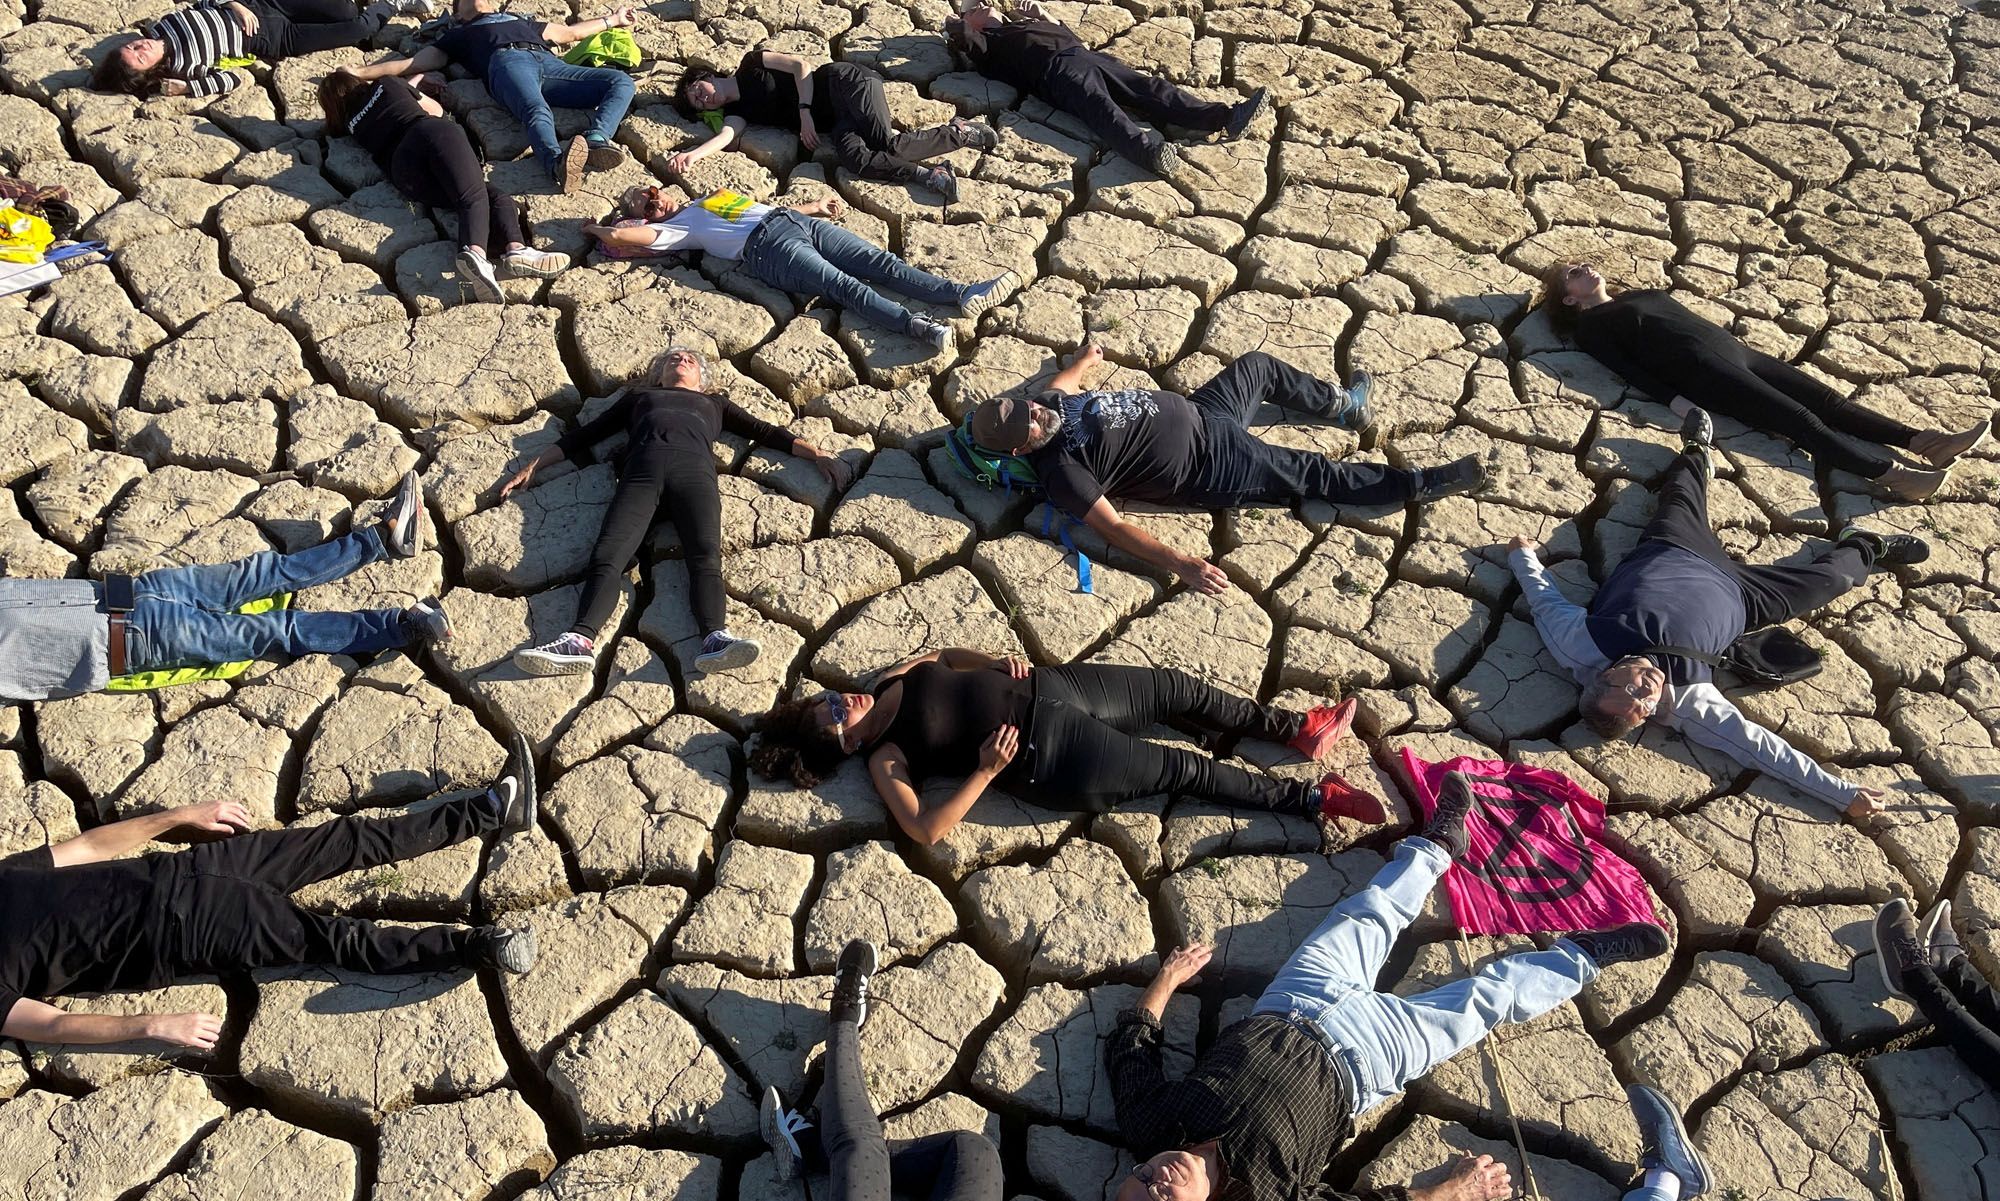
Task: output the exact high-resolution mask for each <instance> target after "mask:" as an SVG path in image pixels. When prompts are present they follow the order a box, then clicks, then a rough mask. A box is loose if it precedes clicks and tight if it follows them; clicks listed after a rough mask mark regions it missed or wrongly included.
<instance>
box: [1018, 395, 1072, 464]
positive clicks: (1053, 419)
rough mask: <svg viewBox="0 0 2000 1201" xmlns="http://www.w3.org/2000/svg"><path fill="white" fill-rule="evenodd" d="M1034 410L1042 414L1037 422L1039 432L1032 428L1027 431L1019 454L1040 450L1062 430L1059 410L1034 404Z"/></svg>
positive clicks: (1061, 418)
mask: <svg viewBox="0 0 2000 1201" xmlns="http://www.w3.org/2000/svg"><path fill="white" fill-rule="evenodd" d="M1035 411H1036V412H1037V413H1038V414H1041V415H1042V416H1041V418H1040V420H1039V421H1038V422H1037V426H1038V427H1039V432H1038V431H1037V430H1034V429H1031V430H1030V431H1029V432H1028V440H1027V442H1026V443H1024V444H1023V445H1022V447H1021V449H1020V451H1019V453H1021V454H1030V453H1032V452H1034V451H1038V450H1040V449H1041V448H1042V447H1044V446H1047V445H1048V444H1049V443H1051V442H1053V441H1055V439H1056V435H1057V434H1059V433H1061V432H1062V425H1063V416H1062V411H1061V410H1059V409H1048V408H1043V407H1042V406H1040V405H1037V406H1035Z"/></svg>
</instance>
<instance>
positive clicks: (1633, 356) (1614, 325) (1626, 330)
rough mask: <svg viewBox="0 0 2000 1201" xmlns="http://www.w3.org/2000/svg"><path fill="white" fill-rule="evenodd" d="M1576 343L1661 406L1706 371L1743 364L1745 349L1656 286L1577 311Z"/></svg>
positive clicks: (1724, 331) (1719, 328)
mask: <svg viewBox="0 0 2000 1201" xmlns="http://www.w3.org/2000/svg"><path fill="white" fill-rule="evenodd" d="M1576 344H1577V346H1578V347H1580V348H1581V349H1582V350H1583V351H1584V352H1585V353H1586V354H1588V355H1590V357H1591V358H1594V359H1596V360H1597V361H1598V362H1600V363H1602V364H1604V365H1605V366H1606V367H1609V368H1611V369H1612V370H1613V371H1616V372H1617V373H1618V374H1619V375H1622V376H1624V377H1625V382H1626V383H1628V384H1631V385H1632V386H1633V387H1635V388H1637V389H1639V390H1640V391H1641V392H1644V393H1645V394H1646V395H1648V396H1651V397H1652V398H1653V399H1655V400H1657V401H1659V402H1660V403H1661V404H1665V403H1666V402H1667V401H1669V400H1672V399H1673V398H1674V397H1675V396H1676V395H1679V394H1682V393H1685V392H1686V391H1688V386H1687V381H1691V380H1693V379H1696V378H1698V377H1699V374H1700V373H1701V372H1702V371H1703V370H1704V369H1707V368H1710V367H1715V366H1732V365H1737V364H1741V363H1742V362H1743V359H1744V354H1745V352H1746V350H1747V348H1746V347H1745V346H1744V345H1743V343H1742V342H1740V341H1738V340H1737V339H1736V336H1735V335H1734V334H1732V333H1730V332H1729V331H1728V330H1726V329H1723V328H1722V327H1721V326H1719V325H1717V324H1715V323H1714V322H1712V321H1705V320H1703V319H1702V318H1700V317H1698V316H1696V315H1695V314H1694V313H1692V312H1690V311H1689V310H1688V308H1687V306H1686V305H1683V304H1682V303H1681V302H1680V301H1678V300H1675V299H1674V298H1673V297H1672V296H1669V295H1668V294H1667V293H1666V292H1664V291H1662V290H1660V289H1658V288H1648V289H1646V290H1644V291H1639V292H1621V293H1619V294H1618V295H1617V296H1614V297H1613V298H1612V299H1611V300H1609V301H1607V302H1606V303H1604V304H1600V305H1598V306H1596V307H1595V308H1588V309H1585V310H1584V311H1583V312H1581V313H1579V314H1577V318H1576ZM1690 399H1693V398H1692V397H1691V398H1690Z"/></svg>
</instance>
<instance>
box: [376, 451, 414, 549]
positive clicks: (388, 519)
mask: <svg viewBox="0 0 2000 1201" xmlns="http://www.w3.org/2000/svg"><path fill="white" fill-rule="evenodd" d="M382 530H383V533H382V544H383V545H384V546H386V547H388V548H389V553H390V554H392V555H394V556H396V557H397V558H398V559H409V558H413V557H415V555H416V553H417V552H418V551H420V550H422V549H424V494H423V489H421V488H419V487H418V486H417V473H416V472H414V471H406V472H404V473H403V480H402V482H401V483H400V484H398V485H396V495H395V498H394V499H392V500H391V501H390V502H389V511H388V512H386V513H384V514H383V515H382Z"/></svg>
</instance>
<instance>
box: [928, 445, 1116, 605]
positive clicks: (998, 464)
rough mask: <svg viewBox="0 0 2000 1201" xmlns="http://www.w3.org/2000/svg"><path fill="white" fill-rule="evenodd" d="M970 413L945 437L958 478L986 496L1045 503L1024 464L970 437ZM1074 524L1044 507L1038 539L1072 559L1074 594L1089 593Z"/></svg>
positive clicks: (1087, 565) (1029, 468) (1034, 477)
mask: <svg viewBox="0 0 2000 1201" xmlns="http://www.w3.org/2000/svg"><path fill="white" fill-rule="evenodd" d="M974 411H975V410H974V409H967V410H966V413H965V419H964V420H963V421H960V422H959V423H958V428H957V429H954V430H952V431H951V433H949V434H947V435H946V436H945V440H944V450H945V454H946V455H948V456H949V457H950V458H951V464H952V466H954V467H956V468H958V473H959V474H960V475H962V476H964V477H965V478H966V479H969V480H971V481H972V482H973V483H975V484H978V485H979V486H981V487H983V488H985V489H986V490H988V491H989V492H990V491H993V490H994V489H998V490H1000V491H1001V492H1004V493H1007V494H1010V495H1011V494H1012V493H1013V492H1015V491H1016V490H1019V491H1020V492H1023V493H1025V494H1027V495H1029V496H1036V497H1043V498H1044V499H1046V493H1045V492H1044V491H1043V488H1042V481H1041V479H1040V477H1038V476H1037V475H1036V474H1035V469H1034V468H1033V467H1032V466H1030V465H1029V463H1028V460H1026V459H1024V458H1022V457H1021V456H1020V455H1017V454H1009V453H1008V452H1006V451H999V450H988V449H987V448H986V447H984V446H981V445H980V444H979V439H977V438H975V437H973V435H972V414H973V412H974ZM1078 524H1080V523H1079V522H1078V521H1077V519H1076V518H1074V517H1071V516H1070V515H1069V514H1067V513H1063V514H1060V515H1058V514H1057V511H1056V507H1055V506H1054V505H1053V504H1050V505H1046V506H1044V508H1043V510H1042V537H1044V538H1054V539H1056V540H1057V541H1059V542H1061V543H1062V544H1063V549H1064V550H1066V551H1068V552H1070V553H1071V554H1073V555H1075V556H1076V590H1077V591H1078V592H1089V591H1090V590H1091V589H1090V556H1089V555H1086V554H1084V553H1083V551H1081V550H1079V549H1078V548H1077V545H1076V539H1075V538H1073V537H1071V535H1070V530H1072V529H1073V528H1075V527H1076V526H1077V525H1078Z"/></svg>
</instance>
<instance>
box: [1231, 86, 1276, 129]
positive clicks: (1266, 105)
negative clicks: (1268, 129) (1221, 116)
mask: <svg viewBox="0 0 2000 1201" xmlns="http://www.w3.org/2000/svg"><path fill="white" fill-rule="evenodd" d="M1270 108H1271V89H1269V88H1258V89H1257V90H1256V91H1254V92H1252V93H1250V98H1249V99H1248V100H1244V101H1242V102H1241V103H1239V104H1238V105H1237V106H1236V107H1235V108H1234V109H1232V110H1230V113H1229V124H1227V125H1225V126H1223V132H1224V133H1226V134H1228V135H1229V140H1230V141H1232V142H1233V141H1235V140H1236V139H1237V138H1240V137H1242V136H1243V135H1244V134H1246V133H1249V132H1250V127H1251V126H1252V125H1255V124H1256V123H1257V118H1258V117H1261V116H1263V115H1264V114H1265V113H1266V112H1268V111H1270Z"/></svg>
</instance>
